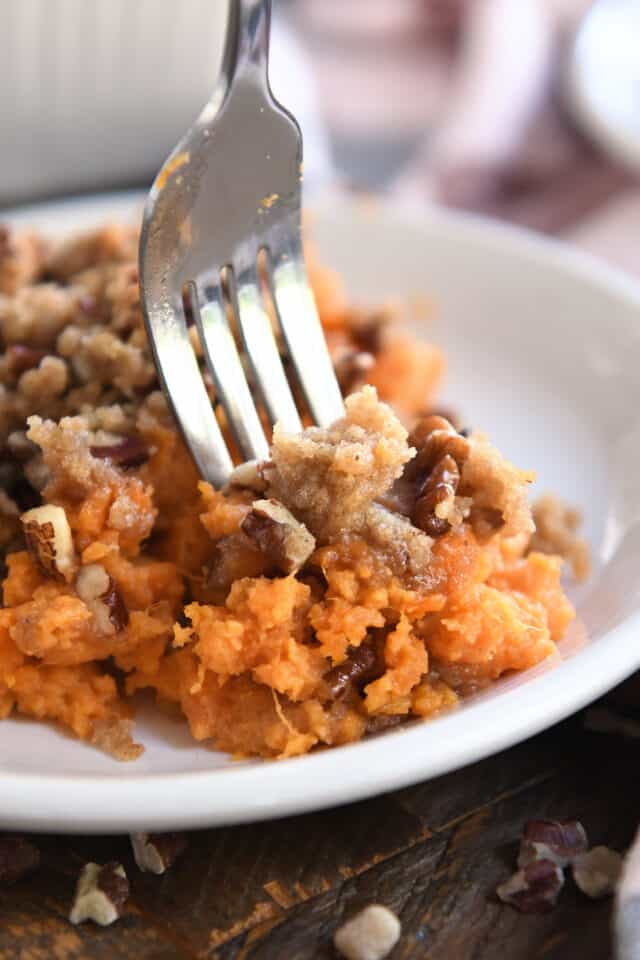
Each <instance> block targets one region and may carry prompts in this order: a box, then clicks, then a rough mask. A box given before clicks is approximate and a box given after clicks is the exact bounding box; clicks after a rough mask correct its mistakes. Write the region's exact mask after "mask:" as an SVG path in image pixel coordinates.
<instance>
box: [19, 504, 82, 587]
mask: <svg viewBox="0 0 640 960" xmlns="http://www.w3.org/2000/svg"><path fill="white" fill-rule="evenodd" d="M20 520H21V521H22V526H23V530H24V536H25V540H26V542H27V549H28V550H29V553H31V555H32V556H33V557H34V558H35V559H36V560H37V562H38V564H39V566H40V567H41V569H42V570H43V571H44V573H46V574H47V576H49V577H53V578H54V579H56V580H67V581H69V580H71V579H72V577H73V574H74V573H75V570H76V566H77V560H76V553H75V550H74V547H73V539H72V537H71V527H70V526H69V521H68V520H67V515H66V513H65V512H64V509H63V508H62V507H58V506H55V505H54V504H46V505H45V506H43V507H34V508H33V509H32V510H27V512H26V513H23V514H22V516H21V517H20Z"/></svg>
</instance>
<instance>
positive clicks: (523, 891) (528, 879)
mask: <svg viewBox="0 0 640 960" xmlns="http://www.w3.org/2000/svg"><path fill="white" fill-rule="evenodd" d="M563 885H564V874H563V873H562V869H561V868H560V867H559V866H558V865H557V863H554V862H553V861H552V860H532V861H531V863H527V864H526V866H524V867H522V869H521V870H518V871H517V872H516V873H514V874H513V876H511V877H509V879H508V880H507V881H506V882H505V883H502V884H500V886H499V887H498V888H497V890H496V893H497V894H498V897H499V898H500V899H501V900H502V901H503V903H510V904H511V906H512V907H515V908H516V910H519V911H520V913H548V912H549V911H550V910H552V909H553V908H554V906H555V904H556V901H557V899H558V895H559V893H560V891H561V890H562V887H563Z"/></svg>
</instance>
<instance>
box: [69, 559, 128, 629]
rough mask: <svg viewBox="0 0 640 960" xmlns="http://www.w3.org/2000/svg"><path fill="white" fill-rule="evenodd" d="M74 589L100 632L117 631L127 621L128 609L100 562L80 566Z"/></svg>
mask: <svg viewBox="0 0 640 960" xmlns="http://www.w3.org/2000/svg"><path fill="white" fill-rule="evenodd" d="M76 590H77V591H78V596H79V597H80V599H81V600H82V601H83V602H84V603H85V604H86V605H87V607H88V608H89V610H91V612H92V614H93V616H94V619H95V621H96V626H97V628H98V631H99V632H100V633H105V634H109V633H117V632H118V630H122V629H123V628H124V627H126V625H127V624H128V623H129V611H128V610H127V607H126V604H125V602H124V600H123V598H122V594H121V593H120V591H119V590H118V587H117V585H116V583H115V581H114V580H113V578H112V577H110V576H109V574H108V573H107V571H106V570H105V568H104V567H103V566H102V564H100V563H89V564H87V565H86V566H85V567H81V568H80V571H79V573H78V576H77V578H76Z"/></svg>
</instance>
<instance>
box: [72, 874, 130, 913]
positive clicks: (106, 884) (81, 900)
mask: <svg viewBox="0 0 640 960" xmlns="http://www.w3.org/2000/svg"><path fill="white" fill-rule="evenodd" d="M128 896H129V881H128V880H127V875H126V873H125V872H124V867H123V866H121V864H119V863H115V862H111V863H106V864H105V865H104V866H103V867H101V866H100V864H98V863H87V864H85V866H84V867H83V868H82V871H81V872H80V876H79V877H78V884H77V887H76V894H75V898H74V901H73V906H72V907H71V913H70V914H69V920H70V921H71V923H73V924H78V923H84V921H85V920H93V921H94V923H98V924H100V926H101V927H106V926H108V925H109V924H110V923H113V922H114V921H115V920H117V919H118V917H119V916H120V915H121V913H122V908H123V906H124V904H125V902H126V900H127V897H128Z"/></svg>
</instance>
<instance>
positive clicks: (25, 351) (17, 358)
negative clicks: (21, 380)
mask: <svg viewBox="0 0 640 960" xmlns="http://www.w3.org/2000/svg"><path fill="white" fill-rule="evenodd" d="M46 355H47V351H46V350H37V349H36V348H35V347H29V346H27V344H26V343H12V344H11V345H10V346H9V347H7V352H6V358H7V366H8V368H9V371H10V372H11V374H12V375H13V376H14V377H16V378H17V377H19V376H20V374H22V373H24V372H25V370H33V369H34V367H37V366H38V364H39V363H40V361H41V360H42V359H43V358H44V357H46Z"/></svg>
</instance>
